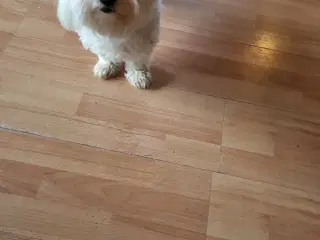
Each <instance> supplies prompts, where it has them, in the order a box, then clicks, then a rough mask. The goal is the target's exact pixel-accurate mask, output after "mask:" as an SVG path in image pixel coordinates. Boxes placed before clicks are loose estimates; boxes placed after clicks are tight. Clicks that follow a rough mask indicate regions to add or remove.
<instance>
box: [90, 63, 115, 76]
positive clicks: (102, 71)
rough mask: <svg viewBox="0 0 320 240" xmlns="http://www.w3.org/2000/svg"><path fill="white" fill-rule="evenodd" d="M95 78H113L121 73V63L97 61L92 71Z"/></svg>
mask: <svg viewBox="0 0 320 240" xmlns="http://www.w3.org/2000/svg"><path fill="white" fill-rule="evenodd" d="M93 72H94V76H95V77H97V78H102V79H108V78H110V77H115V76H117V75H118V74H119V73H120V72H121V63H115V62H102V61H99V62H98V63H97V64H96V65H95V66H94V69H93Z"/></svg>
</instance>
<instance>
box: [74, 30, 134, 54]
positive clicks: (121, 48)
mask: <svg viewBox="0 0 320 240" xmlns="http://www.w3.org/2000/svg"><path fill="white" fill-rule="evenodd" d="M78 34H79V37H80V40H81V42H82V45H83V47H84V48H86V49H88V50H90V51H91V52H93V53H94V54H96V55H100V56H101V55H105V56H106V55H112V56H116V55H121V57H124V56H125V55H131V54H132V53H131V52H132V51H131V49H132V48H131V47H130V44H129V43H130V41H127V39H125V38H115V37H108V36H101V35H98V34H97V33H95V32H94V31H92V30H91V29H88V28H83V29H82V31H80V32H79V33H78Z"/></svg>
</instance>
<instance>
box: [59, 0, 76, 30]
mask: <svg viewBox="0 0 320 240" xmlns="http://www.w3.org/2000/svg"><path fill="white" fill-rule="evenodd" d="M71 1H73V0H58V6H57V16H58V20H59V22H60V24H61V25H62V27H64V28H65V29H66V30H69V31H74V30H75V26H74V19H73V14H72V5H71Z"/></svg>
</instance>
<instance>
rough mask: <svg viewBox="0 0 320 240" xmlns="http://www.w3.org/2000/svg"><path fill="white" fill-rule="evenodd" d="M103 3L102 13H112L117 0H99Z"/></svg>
mask: <svg viewBox="0 0 320 240" xmlns="http://www.w3.org/2000/svg"><path fill="white" fill-rule="evenodd" d="M100 2H101V3H102V4H103V7H102V8H101V11H102V12H104V13H112V12H114V5H115V4H116V2H117V0H100Z"/></svg>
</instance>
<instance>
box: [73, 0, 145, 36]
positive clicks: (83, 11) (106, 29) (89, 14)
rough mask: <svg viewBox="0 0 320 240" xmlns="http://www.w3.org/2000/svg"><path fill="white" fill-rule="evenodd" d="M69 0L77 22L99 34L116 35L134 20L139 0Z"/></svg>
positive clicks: (137, 12)
mask: <svg viewBox="0 0 320 240" xmlns="http://www.w3.org/2000/svg"><path fill="white" fill-rule="evenodd" d="M71 1H72V5H73V14H75V15H76V16H77V17H76V19H77V21H79V24H81V25H87V26H89V27H90V28H92V29H94V30H95V31H97V32H99V33H101V34H108V35H117V34H119V33H121V31H123V30H124V29H126V27H128V26H129V25H130V24H132V23H133V22H134V21H136V19H137V18H138V16H139V10H140V4H139V1H141V0H71ZM142 1H143V0H142ZM144 1H147V2H148V1H149V0H144Z"/></svg>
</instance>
